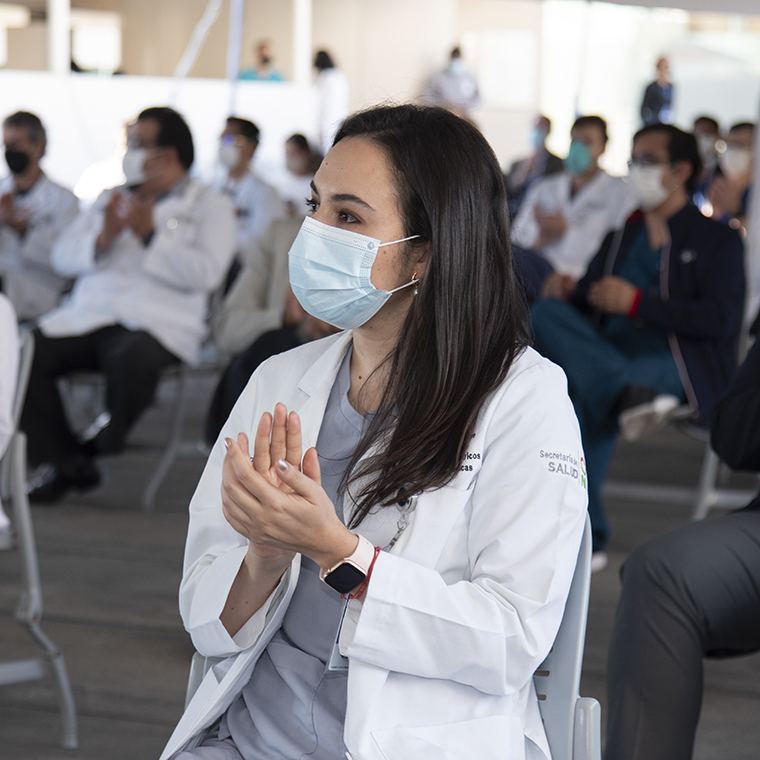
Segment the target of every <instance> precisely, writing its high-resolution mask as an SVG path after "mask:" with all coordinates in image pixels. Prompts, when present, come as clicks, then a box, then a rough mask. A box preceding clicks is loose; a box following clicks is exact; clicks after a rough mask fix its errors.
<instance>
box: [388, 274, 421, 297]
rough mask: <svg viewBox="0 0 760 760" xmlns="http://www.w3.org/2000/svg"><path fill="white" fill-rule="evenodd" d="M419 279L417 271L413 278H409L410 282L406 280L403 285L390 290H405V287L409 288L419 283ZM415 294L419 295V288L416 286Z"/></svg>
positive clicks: (396, 291) (393, 291)
mask: <svg viewBox="0 0 760 760" xmlns="http://www.w3.org/2000/svg"><path fill="white" fill-rule="evenodd" d="M418 282H419V280H418V279H417V272H415V273H414V274H413V275H412V279H411V280H409V282H405V283H404V284H403V285H399V286H398V287H397V288H393V290H389V291H388V292H389V293H398V291H399V290H403V289H404V288H408V287H409V286H410V285H415V286H416V285H417V283H418ZM414 295H417V288H416V287H415V288H414Z"/></svg>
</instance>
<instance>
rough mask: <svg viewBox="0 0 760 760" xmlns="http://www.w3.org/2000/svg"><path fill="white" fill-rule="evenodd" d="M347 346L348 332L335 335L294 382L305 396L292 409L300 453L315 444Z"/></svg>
mask: <svg viewBox="0 0 760 760" xmlns="http://www.w3.org/2000/svg"><path fill="white" fill-rule="evenodd" d="M350 343H351V332H350V331H347V332H345V333H342V334H341V335H339V336H338V338H337V339H336V340H335V342H334V343H333V345H332V346H330V348H329V349H328V350H327V351H326V352H325V353H324V354H323V355H322V356H320V357H319V359H317V361H316V362H314V364H312V365H311V367H309V369H308V370H307V371H306V372H305V373H304V375H303V377H302V378H301V380H300V381H299V382H298V388H299V390H301V391H303V392H304V393H305V394H306V396H307V398H306V401H304V402H303V404H301V405H300V406H299V407H298V408H296V409H294V410H293V411H295V412H297V413H298V416H299V417H300V418H301V435H302V436H303V450H304V452H305V451H306V450H307V449H310V448H311V447H312V446H316V445H317V438H318V437H319V429H320V427H321V426H322V419H323V418H324V416H325V408H326V407H327V400H328V399H329V397H330V391H331V390H332V387H333V383H334V382H335V378H336V377H337V375H338V370H339V369H340V365H341V362H342V361H343V357H344V356H345V353H346V350H347V349H348V346H349V344H350ZM288 411H290V410H288Z"/></svg>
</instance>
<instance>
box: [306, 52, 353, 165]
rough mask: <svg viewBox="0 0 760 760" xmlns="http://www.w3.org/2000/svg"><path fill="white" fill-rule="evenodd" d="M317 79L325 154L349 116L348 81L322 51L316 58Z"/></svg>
mask: <svg viewBox="0 0 760 760" xmlns="http://www.w3.org/2000/svg"><path fill="white" fill-rule="evenodd" d="M314 68H316V70H317V72H318V73H317V79H316V81H315V83H314V87H315V89H316V92H317V130H318V133H319V145H320V147H321V149H322V152H323V153H327V151H328V150H330V147H331V146H332V142H333V138H334V137H335V133H336V132H337V131H338V129H339V127H340V125H341V122H342V121H343V119H345V118H346V116H348V79H347V78H346V75H345V74H344V73H343V72H342V71H341V70H340V69H339V68H338V67H337V66H336V65H335V63H334V62H333V59H332V56H331V55H330V54H329V53H328V52H326V51H325V50H320V51H319V52H318V53H317V54H316V56H315V57H314Z"/></svg>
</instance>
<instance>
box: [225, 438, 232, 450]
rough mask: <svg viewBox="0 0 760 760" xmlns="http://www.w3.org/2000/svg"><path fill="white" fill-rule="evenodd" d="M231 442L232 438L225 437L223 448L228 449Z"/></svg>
mask: <svg viewBox="0 0 760 760" xmlns="http://www.w3.org/2000/svg"><path fill="white" fill-rule="evenodd" d="M231 443H232V438H225V439H224V448H225V449H227V450H228V451H229V448H230V444H231Z"/></svg>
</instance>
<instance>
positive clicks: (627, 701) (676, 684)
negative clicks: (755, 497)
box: [604, 510, 760, 760]
mask: <svg viewBox="0 0 760 760" xmlns="http://www.w3.org/2000/svg"><path fill="white" fill-rule="evenodd" d="M620 575H621V578H622V581H623V589H622V593H621V596H620V603H619V605H618V609H617V615H616V617H615V625H614V628H613V632H612V641H611V643H610V649H609V665H608V671H607V688H608V692H609V705H608V720H607V747H606V749H605V753H604V757H605V760H691V756H692V750H693V745H694V734H695V731H696V728H697V722H698V720H699V712H700V708H701V705H702V660H703V658H704V657H709V656H714V657H720V656H730V655H737V654H747V653H749V652H753V651H756V650H758V649H760V511H758V510H742V511H740V512H734V513H732V514H729V515H724V516H721V517H718V518H715V519H708V520H703V521H702V522H698V523H694V524H692V525H687V526H684V527H683V528H679V529H677V530H675V531H673V532H672V533H668V534H665V535H663V536H659V537H657V538H655V539H654V540H652V541H649V542H648V543H646V544H644V545H643V546H641V547H639V548H638V549H636V551H634V552H633V554H631V556H630V557H629V558H628V560H627V561H626V562H625V564H624V565H623V568H622V570H621V573H620Z"/></svg>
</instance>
